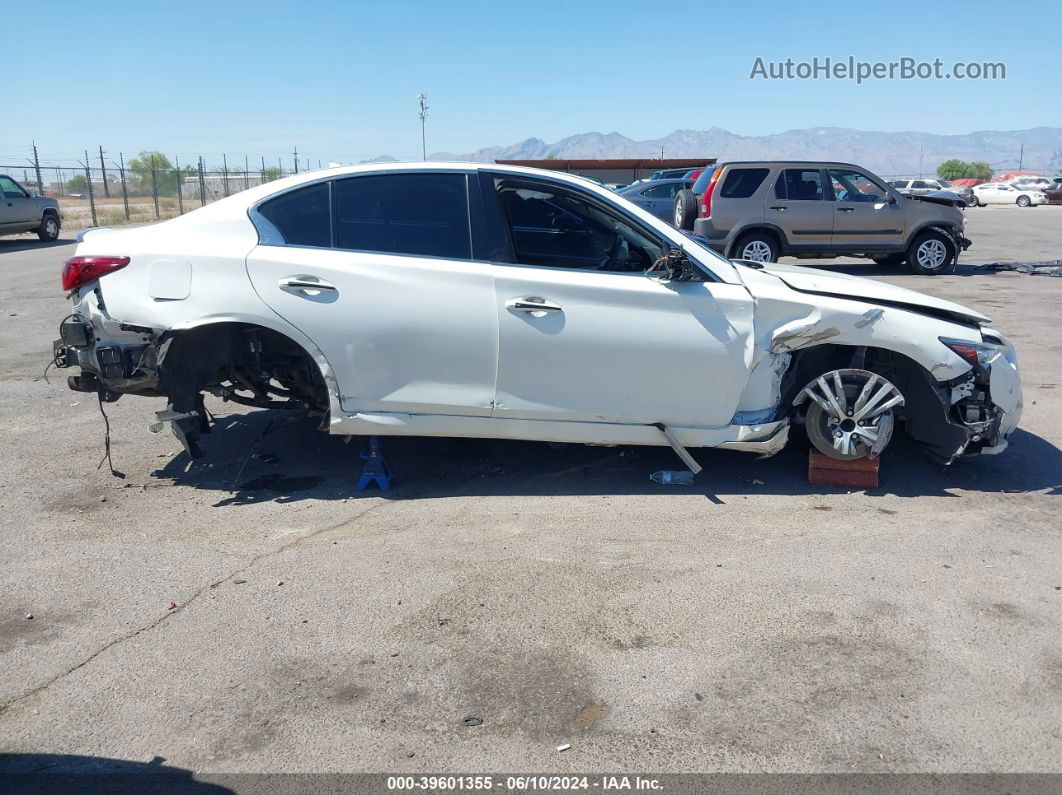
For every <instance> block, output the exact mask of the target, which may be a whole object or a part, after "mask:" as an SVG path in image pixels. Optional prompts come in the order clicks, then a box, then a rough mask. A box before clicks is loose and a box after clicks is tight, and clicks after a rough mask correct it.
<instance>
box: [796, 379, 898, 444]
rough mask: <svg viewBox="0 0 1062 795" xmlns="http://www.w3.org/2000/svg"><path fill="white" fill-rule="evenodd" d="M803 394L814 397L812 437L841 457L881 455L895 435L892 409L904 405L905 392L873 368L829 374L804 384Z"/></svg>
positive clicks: (809, 422) (809, 429)
mask: <svg viewBox="0 0 1062 795" xmlns="http://www.w3.org/2000/svg"><path fill="white" fill-rule="evenodd" d="M803 394H804V395H806V396H807V398H808V400H809V405H808V411H807V417H806V422H805V425H804V427H805V429H806V431H807V435H808V441H810V442H811V444H812V445H814V447H815V449H816V450H818V451H819V452H820V453H822V454H823V455H825V456H828V457H829V458H834V459H837V460H838V461H855V460H857V459H860V458H867V457H871V458H876V457H878V456H879V455H881V453H882V452H883V451H884V450H885V448H886V447H887V446H888V444H889V441H890V440H891V439H892V431H893V428H894V426H895V418H894V416H893V411H892V410H893V408H894V407H899V406H902V405H903V403H904V398H903V395H902V394H900V390H898V389H897V388H896V387H895V386H894V385H893V384H891V383H890V382H889V381H886V380H885V379H884V378H882V377H881V376H880V375H878V374H877V373H872V372H870V371H868V370H834V371H832V372H829V373H825V374H823V375H821V376H819V377H818V378H816V379H815V380H814V381H812V382H811V383H810V384H808V385H807V386H806V387H804V390H803Z"/></svg>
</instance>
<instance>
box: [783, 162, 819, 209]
mask: <svg viewBox="0 0 1062 795" xmlns="http://www.w3.org/2000/svg"><path fill="white" fill-rule="evenodd" d="M779 191H780V192H779ZM775 195H776V196H778V198H779V199H781V198H786V199H788V200H789V201H822V197H823V193H822V172H821V171H819V170H818V169H817V168H787V169H786V170H785V171H783V172H782V176H781V178H780V179H779V180H778V185H777V186H776V188H775Z"/></svg>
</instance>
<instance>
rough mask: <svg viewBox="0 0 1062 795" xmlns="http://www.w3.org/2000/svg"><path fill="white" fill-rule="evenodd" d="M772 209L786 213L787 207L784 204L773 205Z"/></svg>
mask: <svg viewBox="0 0 1062 795" xmlns="http://www.w3.org/2000/svg"><path fill="white" fill-rule="evenodd" d="M770 209H772V210H779V211H784V210H785V209H786V206H785V205H784V204H772V205H771V207H770Z"/></svg>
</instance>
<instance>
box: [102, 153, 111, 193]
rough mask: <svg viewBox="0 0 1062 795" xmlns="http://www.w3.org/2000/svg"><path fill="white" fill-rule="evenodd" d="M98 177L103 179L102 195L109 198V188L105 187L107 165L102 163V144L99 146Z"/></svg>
mask: <svg viewBox="0 0 1062 795" xmlns="http://www.w3.org/2000/svg"><path fill="white" fill-rule="evenodd" d="M100 179H102V180H103V195H104V196H105V197H106V198H108V199H109V198H111V189H110V188H108V187H107V167H106V166H105V165H103V146H102V145H101V146H100Z"/></svg>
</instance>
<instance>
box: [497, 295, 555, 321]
mask: <svg viewBox="0 0 1062 795" xmlns="http://www.w3.org/2000/svg"><path fill="white" fill-rule="evenodd" d="M505 308H506V309H511V310H512V311H513V312H526V313H527V314H529V315H534V316H535V317H544V316H545V315H546V313H548V312H563V311H564V310H563V309H561V308H560V307H559V306H557V305H556V304H554V303H552V302H550V301H547V300H546V299H545V298H539V297H538V296H537V295H529V296H526V297H524V298H510V299H509V300H508V301H506V302H505ZM536 313H541V314H536Z"/></svg>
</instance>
